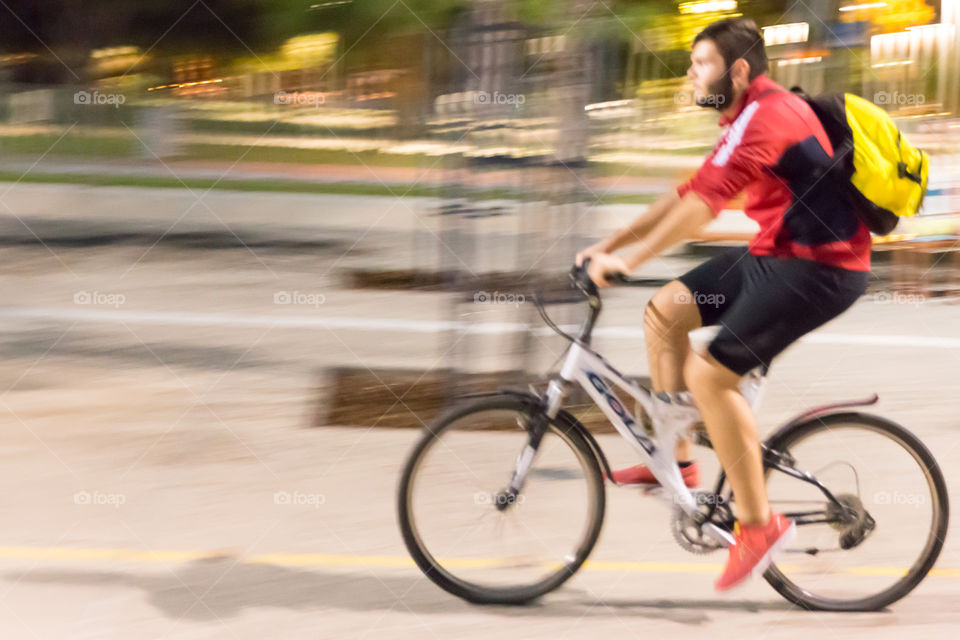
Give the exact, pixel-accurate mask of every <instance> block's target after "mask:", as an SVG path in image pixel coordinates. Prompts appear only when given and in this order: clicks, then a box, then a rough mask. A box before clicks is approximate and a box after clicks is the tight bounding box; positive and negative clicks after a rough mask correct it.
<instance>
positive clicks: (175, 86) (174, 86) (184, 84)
mask: <svg viewBox="0 0 960 640" xmlns="http://www.w3.org/2000/svg"><path fill="white" fill-rule="evenodd" d="M218 82H223V78H217V79H216V80H198V81H197V82H180V83H175V84H161V85H157V86H156V87H148V88H147V91H156V90H157V89H183V88H184V87H195V86H197V85H201V84H216V83H218Z"/></svg>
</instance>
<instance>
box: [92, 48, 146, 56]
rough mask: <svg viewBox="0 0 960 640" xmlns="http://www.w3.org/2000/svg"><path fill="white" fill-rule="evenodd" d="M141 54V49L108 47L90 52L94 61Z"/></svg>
mask: <svg viewBox="0 0 960 640" xmlns="http://www.w3.org/2000/svg"><path fill="white" fill-rule="evenodd" d="M139 52H140V49H139V47H132V46H131V47H107V48H105V49H94V50H93V51H92V52H90V57H92V58H94V59H98V58H112V57H113V56H130V55H137V54H138V53H139Z"/></svg>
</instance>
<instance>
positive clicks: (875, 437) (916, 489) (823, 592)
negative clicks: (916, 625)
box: [764, 412, 949, 611]
mask: <svg viewBox="0 0 960 640" xmlns="http://www.w3.org/2000/svg"><path fill="white" fill-rule="evenodd" d="M767 448H768V454H771V458H772V459H774V460H776V461H777V462H778V464H779V466H782V467H783V469H778V468H777V466H778V465H774V466H773V467H770V466H768V467H767V469H766V474H767V494H768V497H769V499H770V505H771V507H772V508H773V509H774V510H776V511H780V512H781V513H783V514H784V515H787V516H788V517H791V518H792V519H794V521H795V522H796V523H797V525H798V526H797V539H796V541H795V542H794V543H793V544H792V545H791V546H790V548H789V549H787V550H786V552H785V553H784V554H783V555H782V557H781V558H780V560H779V561H778V563H777V564H775V565H771V566H770V568H769V569H768V570H767V571H766V573H765V574H764V578H765V579H766V580H767V582H769V583H770V585H771V586H773V588H774V589H776V590H777V591H778V592H779V593H780V594H781V595H783V596H784V597H785V598H787V599H788V600H790V601H791V602H793V603H795V604H798V605H800V606H802V607H805V608H808V609H819V610H827V611H876V610H879V609H883V608H884V607H886V606H888V605H890V604H892V603H893V602H896V601H897V600H899V599H900V598H903V597H904V596H905V595H907V594H908V593H909V592H910V591H911V590H912V589H913V588H914V587H916V586H917V585H918V584H919V583H920V581H921V580H923V578H924V577H925V576H926V575H927V573H929V571H930V569H931V568H932V567H933V564H934V562H936V560H937V556H938V555H939V554H940V550H941V549H942V548H943V541H944V537H945V536H946V533H947V521H948V519H949V504H948V500H947V486H946V482H945V481H944V478H943V473H942V472H941V471H940V467H939V466H938V465H937V462H936V460H934V458H933V455H931V453H930V451H929V449H927V447H926V446H924V444H923V443H922V442H921V441H920V440H919V439H918V438H917V437H916V436H915V435H913V434H912V433H911V432H910V431H908V430H907V429H905V428H904V427H902V426H900V425H898V424H896V423H894V422H891V421H889V420H885V419H883V418H880V417H877V416H872V415H867V414H862V413H852V412H850V413H835V414H829V415H824V416H819V417H815V418H811V419H809V420H807V421H805V422H801V423H798V424H796V425H793V426H790V427H787V428H785V429H783V430H782V431H780V432H779V433H777V434H775V435H774V436H773V437H771V439H770V440H769V441H768V442H767ZM768 462H769V461H768ZM784 469H786V470H787V472H785V471H784ZM790 470H793V471H800V472H809V473H810V474H812V475H813V476H814V477H815V478H816V480H817V481H818V482H819V483H820V484H821V485H822V488H821V487H817V486H816V485H815V484H813V483H810V482H806V481H804V480H803V479H801V478H798V477H796V476H795V475H792V474H791V473H789V471H790ZM824 489H826V490H827V491H828V492H829V493H830V494H832V496H833V497H834V498H835V499H836V500H835V501H834V500H831V499H830V498H829V497H828V496H827V495H826V493H825V491H824Z"/></svg>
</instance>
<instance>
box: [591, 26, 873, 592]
mask: <svg viewBox="0 0 960 640" xmlns="http://www.w3.org/2000/svg"><path fill="white" fill-rule="evenodd" d="M690 60H691V66H690V69H689V70H688V71H687V77H688V78H689V80H690V82H691V83H692V85H693V90H694V97H695V100H696V103H697V104H698V105H700V106H703V107H711V108H715V109H717V110H718V111H719V112H720V114H721V118H720V124H721V126H723V127H724V131H723V134H722V136H721V138H720V141H719V142H718V144H717V146H716V147H715V148H714V149H713V151H712V152H711V153H710V154H709V155H708V156H707V158H706V160H705V161H704V163H703V166H702V167H701V168H700V169H699V170H698V171H697V173H696V174H695V175H694V176H693V177H692V178H691V179H690V180H688V181H687V182H686V183H684V184H682V185H681V186H680V187H679V188H677V189H676V191H675V192H670V193H668V194H666V195H664V196H663V197H661V198H660V199H658V200H657V201H656V202H655V203H654V204H653V205H651V206H650V207H649V209H648V210H647V211H646V212H645V213H644V214H643V215H641V216H640V217H638V218H637V219H636V220H634V221H633V222H632V223H631V224H630V226H629V227H627V228H625V229H622V230H619V231H617V232H615V233H614V234H613V235H611V236H610V237H608V238H606V239H604V240H603V241H601V242H599V243H597V244H595V245H593V246H591V247H589V248H587V249H585V250H584V251H582V252H580V253H579V254H578V255H577V264H581V263H582V262H583V261H584V260H585V259H586V258H590V262H589V264H588V267H587V268H588V272H589V274H590V277H591V279H592V280H593V281H594V282H595V283H596V284H597V286H599V287H605V286H609V283H608V282H607V281H606V277H607V275H609V274H612V273H617V272H620V273H630V272H631V271H634V270H635V269H636V268H637V267H639V266H640V265H641V264H643V263H645V262H646V261H648V260H650V259H651V258H653V257H655V256H657V255H659V254H660V253H662V252H663V251H665V250H666V249H668V248H670V247H671V246H673V245H675V244H676V243H678V242H680V241H682V240H685V239H687V238H690V237H691V236H692V235H693V234H694V233H695V232H696V231H697V230H698V229H700V228H701V227H703V226H704V225H705V224H707V223H708V222H709V221H710V220H711V219H712V218H713V217H714V216H717V215H719V213H720V212H721V210H722V209H723V208H724V206H725V205H726V204H727V203H728V202H729V201H730V200H731V199H732V198H733V197H734V196H736V195H738V194H739V193H740V192H744V193H745V196H746V200H745V205H744V213H745V214H746V215H747V216H748V217H749V218H751V219H753V220H754V221H756V222H757V223H758V224H759V227H760V230H759V232H758V233H757V235H756V236H754V238H753V239H752V240H751V242H750V243H749V246H748V247H747V248H736V249H731V250H729V251H727V252H725V253H723V254H721V255H719V256H717V257H715V258H712V259H711V260H708V261H707V262H705V263H704V264H701V265H700V266H698V267H696V268H694V269H693V270H691V271H689V272H688V273H686V274H684V275H682V276H680V277H679V278H677V279H676V280H674V281H672V282H670V283H669V284H667V285H666V286H664V287H663V288H662V289H660V290H659V291H657V293H656V294H655V295H654V296H653V298H652V299H651V301H650V303H649V304H648V305H647V307H646V310H645V313H644V319H643V322H644V329H645V336H646V338H645V339H646V345H647V354H648V358H649V362H650V377H651V382H652V385H653V389H654V391H657V392H661V393H658V394H657V395H658V398H657V400H656V402H660V403H665V404H669V402H670V400H671V394H675V393H677V392H680V391H683V390H685V389H688V390H689V391H690V392H691V394H692V396H693V398H694V401H695V402H696V405H697V408H698V409H699V410H700V413H701V414H702V416H703V420H704V423H705V425H706V428H707V432H708V434H709V436H710V440H711V442H712V444H713V448H714V449H715V451H716V453H717V457H718V458H719V460H720V463H721V464H722V466H723V469H724V471H725V472H726V474H727V477H728V478H729V480H730V485H731V487H732V488H733V493H734V496H735V504H736V509H737V519H738V523H737V528H736V531H735V543H734V544H733V545H731V547H730V553H729V557H728V560H727V564H726V568H725V569H724V572H723V574H722V575H721V576H720V577H719V579H718V580H717V581H716V583H715V586H716V588H717V589H718V590H724V589H728V588H730V587H732V586H734V585H736V584H739V583H740V582H742V581H743V580H744V579H745V578H747V577H748V576H750V575H751V574H756V573H762V572H763V571H764V570H765V569H766V567H767V566H768V565H769V564H770V561H771V557H772V555H773V553H774V552H775V551H776V550H777V549H778V548H779V547H780V546H782V545H783V544H785V543H786V542H787V541H788V540H789V539H790V538H791V537H792V535H793V532H794V525H793V524H792V523H791V522H790V521H789V520H788V519H787V518H785V517H784V516H783V515H781V514H778V513H775V512H772V511H771V509H770V506H769V503H768V501H767V495H766V487H765V482H764V473H763V464H762V460H761V451H760V441H759V438H758V435H757V428H756V423H755V419H754V415H753V413H752V411H751V409H750V407H749V405H748V404H747V401H746V400H745V399H744V397H743V396H742V395H741V394H740V392H739V383H740V379H741V377H742V376H743V375H744V374H745V373H747V372H748V371H750V370H751V369H753V368H755V367H757V366H768V365H769V364H770V361H771V360H772V359H773V358H774V357H775V356H776V355H777V354H779V353H781V352H782V351H783V350H784V349H786V348H787V347H788V346H789V345H790V344H791V343H793V342H795V341H796V340H797V339H798V338H800V337H801V336H803V335H804V334H806V333H809V332H810V331H812V330H814V329H816V328H817V327H819V326H821V325H823V324H824V323H826V322H828V321H829V320H831V319H833V318H835V317H836V316H838V315H839V314H840V313H842V312H843V311H845V310H846V309H847V308H849V307H850V306H851V305H852V304H853V303H854V302H855V301H856V300H857V298H858V297H859V296H860V295H861V294H862V293H863V292H864V291H865V290H866V286H867V280H868V278H869V271H870V247H871V240H870V232H869V231H868V229H867V227H866V226H865V225H864V224H863V223H862V222H861V221H860V219H859V218H858V217H857V215H856V213H855V211H854V209H853V208H852V206H850V205H849V204H848V203H847V202H846V201H845V200H843V199H842V198H840V197H838V195H837V194H836V193H835V192H831V190H830V189H829V188H825V185H826V181H824V182H821V181H820V176H821V175H824V174H825V173H826V172H825V171H824V172H823V173H819V172H813V171H811V169H810V167H812V166H820V167H826V166H828V165H829V163H830V158H831V157H832V156H833V149H832V147H831V144H830V141H829V139H828V137H827V134H826V132H825V131H824V129H823V127H822V126H821V124H820V122H819V120H818V119H817V117H816V115H815V114H814V113H813V111H812V110H811V109H810V107H809V106H808V105H807V103H806V102H805V101H804V100H803V99H802V98H800V97H799V96H796V95H794V94H793V93H790V92H789V91H786V90H784V89H783V88H782V87H780V86H779V85H778V84H776V83H775V82H773V81H772V80H770V79H769V78H767V77H766V75H765V73H766V71H767V57H766V52H765V49H764V42H763V36H762V35H761V34H760V32H759V31H758V29H757V27H756V25H755V24H754V23H753V21H750V20H744V19H726V20H721V21H719V22H716V23H713V24H711V25H709V26H708V27H706V28H705V29H704V30H703V31H702V32H701V33H699V34H698V35H697V37H696V38H695V39H694V43H693V51H692V53H691V56H690ZM818 163H819V164H818ZM633 244H639V248H638V249H637V250H635V251H634V252H633V253H631V254H628V255H626V256H625V257H623V258H621V257H618V256H615V255H613V253H614V252H615V251H617V250H619V249H622V248H624V247H627V246H629V245H633ZM711 325H718V329H719V330H718V331H717V332H716V334H715V335H711V338H710V340H709V342H708V344H707V345H706V347H705V348H704V349H702V350H700V349H696V350H692V349H691V348H690V340H689V337H688V334H689V332H690V331H693V330H695V329H698V328H700V327H707V326H711ZM690 449H691V446H690V443H689V441H686V440H683V441H681V442H680V444H679V445H678V447H677V459H678V462H679V463H680V466H681V472H682V474H683V477H684V480H685V482H686V483H687V485H688V486H697V484H698V482H699V470H698V468H697V463H696V461H694V460H693V459H692V455H691V450H690ZM613 479H614V480H615V481H617V482H621V483H627V484H655V483H656V482H657V481H656V479H655V478H654V477H653V475H652V474H651V473H650V471H649V469H647V468H646V467H644V466H643V465H640V466H637V467H631V468H629V469H622V470H619V471H616V472H614V474H613Z"/></svg>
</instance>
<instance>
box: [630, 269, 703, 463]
mask: <svg viewBox="0 0 960 640" xmlns="http://www.w3.org/2000/svg"><path fill="white" fill-rule="evenodd" d="M700 324H701V323H700V311H699V310H698V309H697V305H696V303H695V302H694V301H693V295H691V293H690V290H689V289H687V287H686V286H685V285H684V284H683V283H681V282H679V281H677V280H674V281H673V282H670V283H669V284H667V285H665V286H664V287H663V288H661V289H660V290H659V291H657V293H656V294H654V296H653V298H652V299H651V300H650V302H649V303H648V304H647V308H646V310H645V312H644V314H643V327H644V337H645V339H646V343H647V358H648V360H649V362H650V382H651V385H652V387H653V390H654V391H665V392H667V393H676V392H678V391H684V390H685V389H686V388H687V387H686V382H685V380H684V364H685V362H686V360H687V354H688V353H689V352H690V340H689V337H688V334H689V333H690V332H691V331H693V330H694V329H697V328H699V327H700ZM692 459H693V446H692V445H691V443H690V441H689V440H688V439H686V438H680V439H679V440H678V441H677V460H679V461H681V462H685V461H688V460H692Z"/></svg>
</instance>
